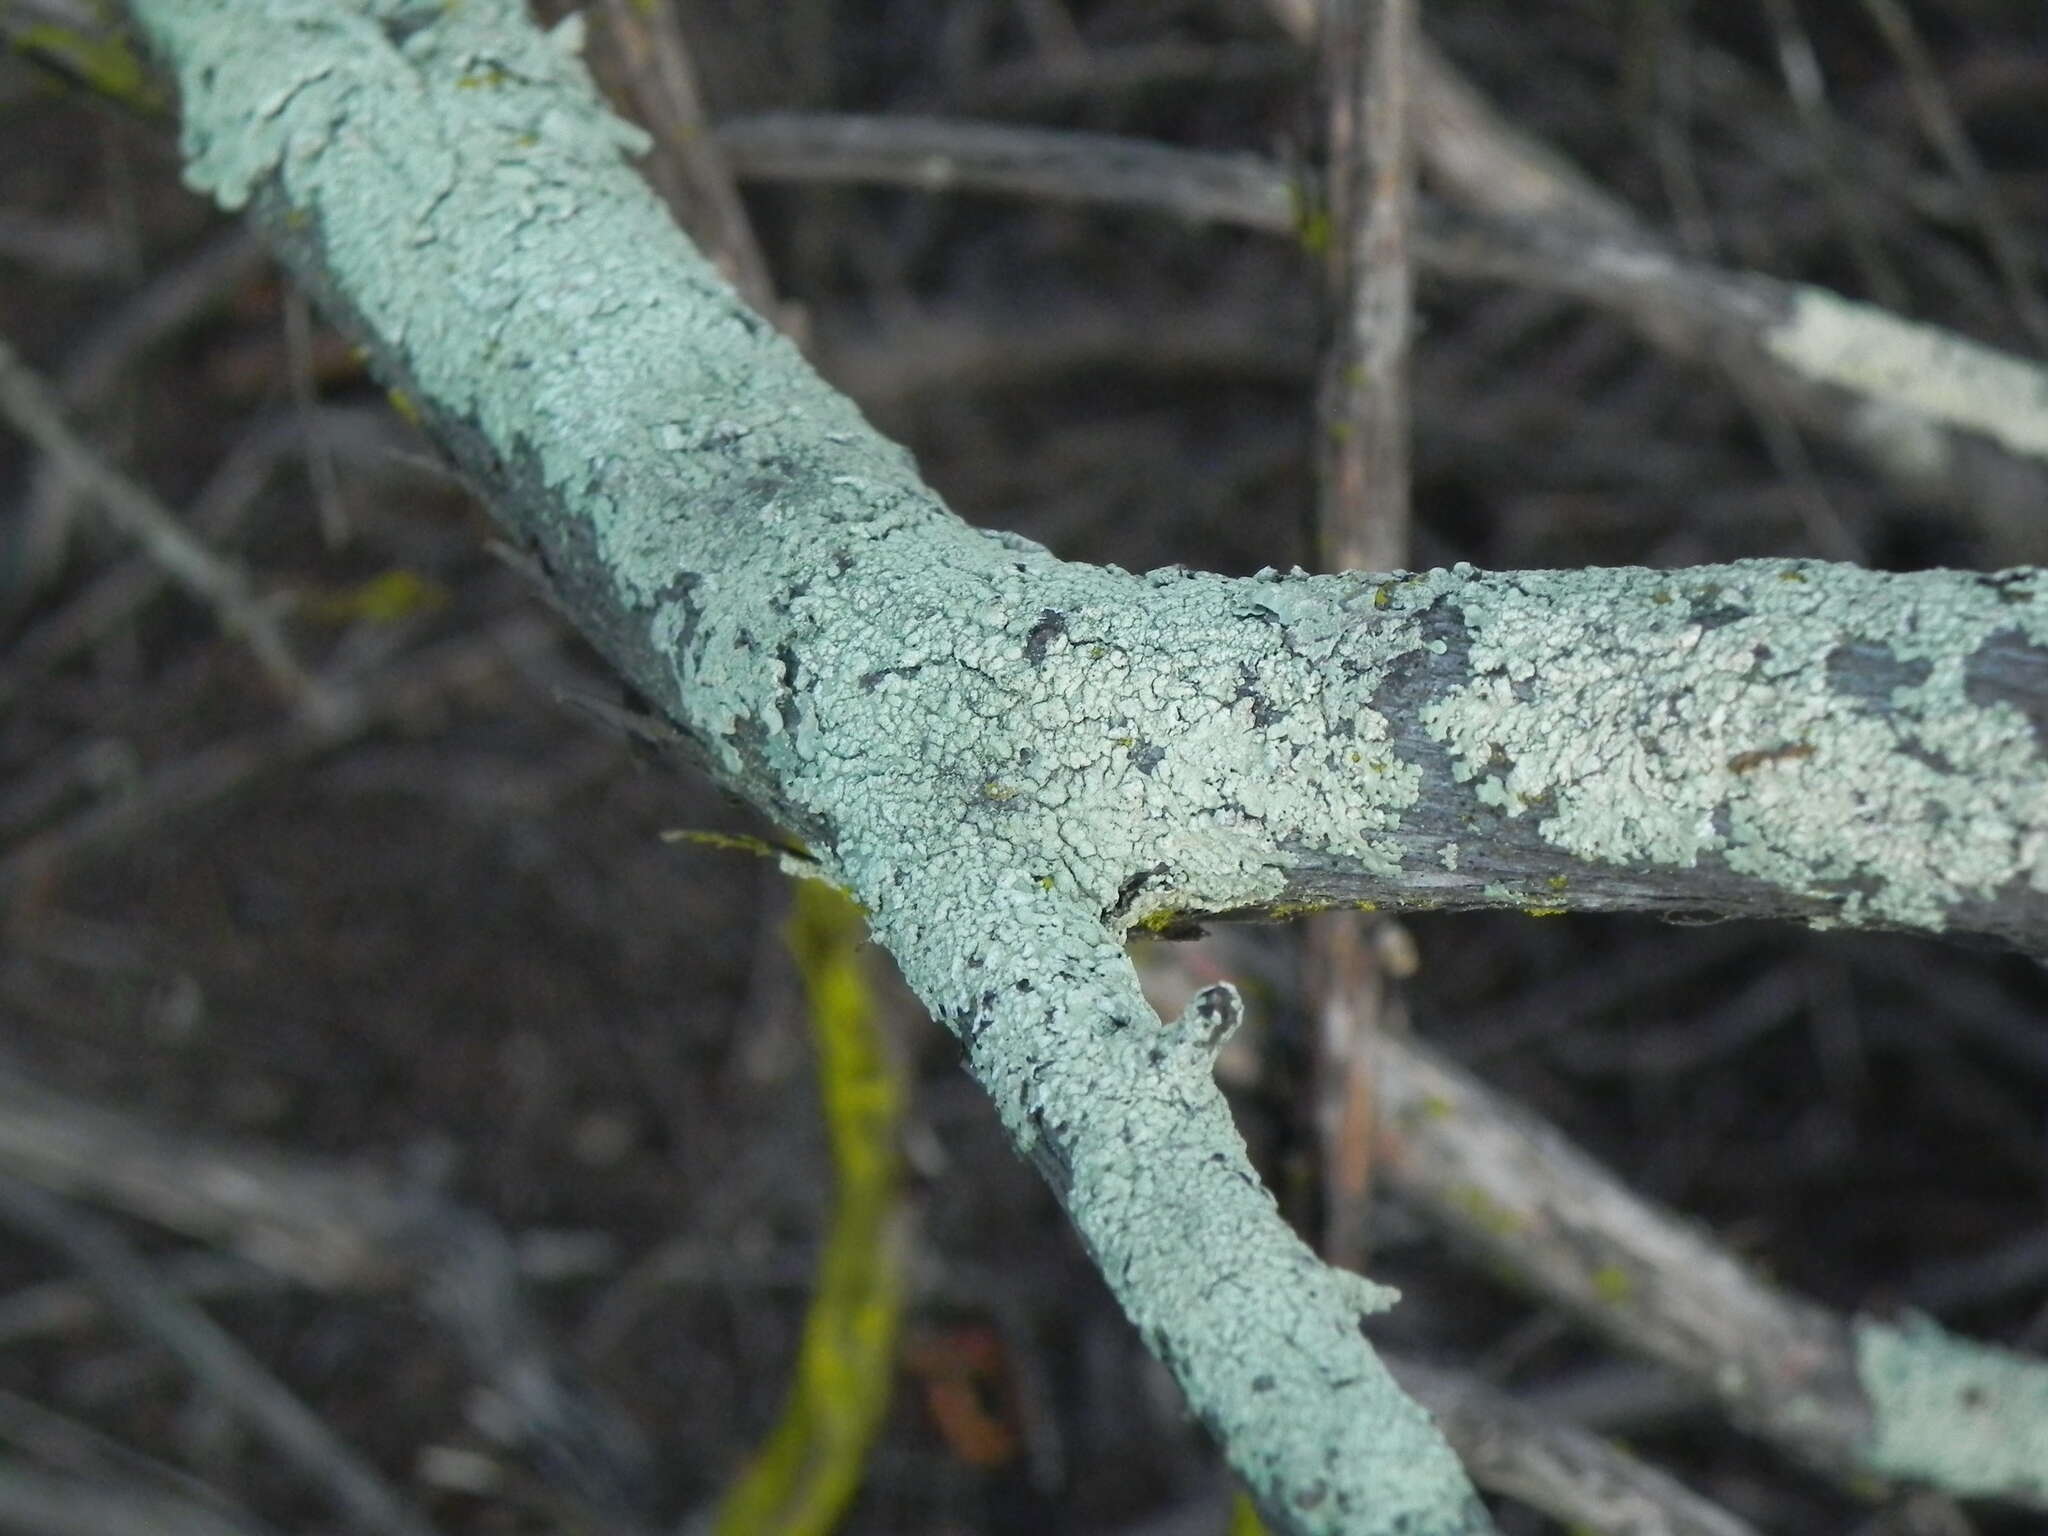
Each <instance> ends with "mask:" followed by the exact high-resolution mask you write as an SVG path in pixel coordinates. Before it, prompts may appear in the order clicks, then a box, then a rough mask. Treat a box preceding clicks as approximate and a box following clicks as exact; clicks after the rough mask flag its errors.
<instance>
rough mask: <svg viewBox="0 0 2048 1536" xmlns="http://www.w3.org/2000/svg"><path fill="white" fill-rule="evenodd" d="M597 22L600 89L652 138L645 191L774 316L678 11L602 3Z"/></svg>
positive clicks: (760, 258) (770, 289) (761, 262)
mask: <svg viewBox="0 0 2048 1536" xmlns="http://www.w3.org/2000/svg"><path fill="white" fill-rule="evenodd" d="M604 19H605V27H604V39H605V41H606V42H608V43H609V44H610V48H609V50H608V52H610V53H611V54H612V55H613V57H614V58H615V59H616V61H617V66H618V67H617V69H616V71H606V73H608V74H611V75H612V77H613V78H611V79H610V80H607V81H606V82H605V83H606V84H608V85H612V86H613V87H615V88H616V89H617V90H619V91H620V92H622V93H623V94H624V95H625V96H626V98H627V100H626V102H625V103H624V105H625V106H626V108H627V109H628V112H629V114H630V115H631V116H632V117H634V118H636V119H638V120H639V122H640V123H641V124H642V125H643V126H644V127H646V129H647V130H648V132H650V133H652V134H653V135H654V150H653V152H652V153H651V154H650V155H649V156H648V157H647V160H646V163H645V165H644V166H643V170H644V172H645V174H646V176H647V179H648V181H649V183H650V184H651V185H652V186H653V187H654V190H655V191H656V192H657V193H659V194H660V195H661V200H662V201H663V202H665V203H667V204H668V207H669V212H670V213H672V214H674V215H675V220H676V222H677V223H678V224H680V225H682V227H683V228H684V229H686V230H688V231H689V232H690V235H691V237H692V238H693V239H695V240H696V242H697V243H698V245H700V246H701V247H703V249H704V251H705V253H706V254H707V255H709V256H710V257H711V259H712V260H713V261H714V262H716V263H717V265H718V269H719V271H721V272H723V273H724V274H725V278H726V281H727V282H729V283H731V284H732V285H733V287H734V288H736V289H738V290H739V295H740V297H741V298H743V299H745V300H746V301H747V303H748V304H749V305H751V306H752V307H753V308H754V309H756V310H758V311H759V312H760V313H762V314H764V315H773V314H775V313H776V312H777V308H778V306H777V303H776V298H775V280H774V278H773V277H772V276H771V275H770V273H769V271H768V260H767V258H766V257H765V256H764V255H762V253H761V244H760V241H758V240H757V239H756V238H755V237H754V226H753V223H752V221H751V220H749V219H748V217H747V209H746V205H745V204H744V203H743V202H741V201H740V195H739V188H738V187H737V186H735V185H734V183H733V179H732V170H731V168H730V167H729V166H727V164H726V163H725V154H724V151H723V150H721V149H720V148H719V144H718V140H717V138H716V137H715V136H714V135H713V134H712V132H711V125H710V122H709V119H708V118H707V117H706V115H705V111H704V92H703V88H702V87H701V85H700V84H699V83H698V80H697V66H696V63H695V61H694V60H693V59H692V58H691V55H690V47H689V40H688V39H687V38H686V37H685V36H684V34H683V24H682V20H681V14H680V12H679V10H678V8H677V7H675V6H673V5H640V4H635V3H634V0H604Z"/></svg>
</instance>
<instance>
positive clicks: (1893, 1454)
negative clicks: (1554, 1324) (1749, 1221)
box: [1377, 1037, 2048, 1508]
mask: <svg viewBox="0 0 2048 1536" xmlns="http://www.w3.org/2000/svg"><path fill="white" fill-rule="evenodd" d="M1378 1067H1379V1071H1378V1073H1377V1081H1378V1087H1379V1092H1380V1116H1381V1124H1382V1127H1383V1133H1384V1137H1385V1141H1384V1144H1383V1146H1382V1148H1381V1164H1382V1166H1383V1167H1384V1169H1385V1171H1386V1177H1387V1179H1388V1182H1389V1186H1390V1187H1391V1188H1392V1189H1394V1190H1395V1191H1397V1192H1398V1193H1399V1194H1400V1195H1401V1197H1402V1198H1403V1199H1405V1200H1407V1201H1409V1202H1411V1203H1413V1204H1414V1205H1416V1206H1418V1207H1420V1208H1421V1209H1423V1210H1425V1211H1427V1212H1428V1213H1429V1216H1430V1218H1431V1220H1432V1221H1433V1222H1434V1223H1435V1224H1437V1225H1438V1226H1440V1227H1442V1228H1444V1229H1445V1230H1448V1231H1450V1232H1451V1233H1453V1234H1454V1235H1455V1236H1456V1237H1457V1238H1458V1239H1459V1240H1460V1242H1462V1243H1463V1244H1464V1245H1466V1246H1468V1247H1470V1248H1473V1249H1475V1250H1477V1251H1478V1252H1479V1253H1480V1254H1481V1255H1483V1256H1484V1257H1485V1258H1486V1259H1487V1260H1488V1261H1489V1263H1490V1265H1491V1266H1493V1267H1495V1268H1497V1269H1500V1270H1502V1271H1505V1272H1506V1273H1508V1274H1511V1275H1512V1276H1514V1277H1515V1279H1516V1280H1517V1281H1518V1282H1519V1283H1520V1284H1522V1285H1523V1286H1525V1287H1526V1288H1527V1289H1529V1290H1530V1291H1532V1292H1533V1293H1535V1294H1537V1295H1539V1296H1541V1297H1543V1298H1544V1299H1546V1300H1548V1301H1550V1302H1553V1303H1555V1304H1557V1305H1559V1306H1561V1307H1564V1308H1566V1309H1567V1310H1569V1311H1571V1312H1572V1313H1574V1314H1575V1315H1577V1316H1578V1317H1580V1318H1581V1319H1583V1320H1584V1321H1585V1322H1586V1323H1587V1324H1589V1325H1590V1326H1591V1327H1593V1328H1595V1329H1597V1330H1598V1331H1599V1332H1601V1333H1602V1334H1604V1335H1606V1336H1607V1337H1609V1338H1611V1339H1613V1340H1614V1341H1615V1342H1617V1343H1619V1344H1620V1345H1622V1346H1623V1347H1625V1348H1627V1349H1629V1350H1631V1351H1633V1352H1635V1353H1637V1354H1640V1355H1643V1356H1645V1357H1647V1358H1649V1359H1652V1360H1655V1361H1657V1362H1658V1363H1660V1364H1661V1365H1663V1366H1665V1367H1667V1368H1668V1369H1670V1370H1672V1371H1674V1372H1676V1373H1678V1374H1679V1375H1681V1376H1683V1377H1684V1378H1685V1379H1687V1380H1688V1381H1692V1382H1695V1383H1697V1384H1698V1385H1699V1386H1700V1387H1702V1388H1703V1389H1704V1390H1706V1391H1707V1392H1709V1393H1711V1394H1712V1395H1713V1396H1714V1397H1715V1398H1716V1399H1718V1400H1719V1402H1720V1403H1721V1405H1722V1406H1723V1408H1724V1409H1725V1410H1726V1411H1727V1412H1728V1414H1729V1416H1730V1417H1731V1418H1732V1419H1733V1420H1734V1421H1735V1422H1736V1423H1737V1424H1740V1425H1741V1426H1743V1427H1744V1428H1746V1429H1748V1430H1750V1431H1752V1432H1753V1433H1756V1434H1760V1435H1763V1436H1765V1437H1767V1438H1768V1439H1770V1440H1772V1441H1773V1442H1775V1443H1776V1444H1778V1445H1780V1446H1782V1447H1783V1448H1785V1449H1786V1450H1788V1451H1790V1452H1791V1453H1792V1454H1794V1455H1795V1456H1797V1457H1798V1458H1799V1459H1800V1460H1802V1461H1805V1462H1807V1463H1808V1464H1810V1465H1812V1466H1815V1467H1818V1468H1820V1469H1821V1470H1823V1471H1825V1472H1827V1473H1829V1474H1830V1475H1832V1476H1833V1477H1835V1478H1837V1479H1838V1480H1841V1481H1843V1482H1845V1483H1847V1484H1849V1485H1850V1486H1852V1487H1854V1486H1855V1485H1856V1484H1857V1483H1858V1482H1859V1481H1861V1480H1867V1479H1868V1478H1869V1477H1870V1476H1871V1475H1873V1474H1876V1475H1878V1476H1882V1477H1899V1478H1910V1479H1916V1480H1921V1481H1925V1482H1928V1483H1931V1484H1933V1485H1934V1486H1936V1487H1940V1488H1943V1489H1946V1490H1948V1491H1949V1492H1952V1493H1958V1494H1963V1495H1969V1496H1980V1495H1991V1496H1997V1497H2002V1498H2008V1499H2016V1500H2019V1501H2021V1502H2024V1503H2028V1504H2031V1505H2033V1506H2035V1507H2038V1508H2048V1361H2042V1360H2036V1359H2028V1358H2025V1357H2022V1356H2019V1355H2016V1354H2012V1353H2010V1352H2008V1351H2004V1350H1995V1349H1990V1348H1986V1347H1983V1346H1980V1345H1974V1344H1969V1343H1966V1342H1964V1341H1962V1340H1957V1339H1952V1338H1949V1337H1948V1336H1946V1335H1945V1334H1943V1333H1942V1332H1941V1331H1940V1330H1939V1329H1937V1328H1935V1327H1934V1326H1933V1325H1932V1324H1929V1323H1908V1324H1906V1325H1904V1326H1898V1327H1895V1326H1892V1325H1889V1324H1884V1323H1880V1322H1878V1321H1876V1320H1875V1319H1871V1318H1867V1317H1866V1318H1856V1319H1853V1320H1844V1319H1842V1318H1840V1317H1838V1316H1836V1315H1835V1314H1834V1313H1832V1312H1830V1311H1828V1310H1827V1309H1826V1308H1823V1307H1821V1306H1819V1305H1817V1304H1815V1303H1813V1302H1811V1301H1807V1300H1804V1299H1802V1298H1800V1297H1797V1296H1794V1295H1792V1294H1790V1293H1788V1292H1786V1291H1783V1290H1780V1289H1779V1288H1778V1287H1776V1286H1773V1285H1770V1284H1768V1283H1766V1282H1765V1281H1763V1280H1762V1279H1760V1278H1759V1277H1758V1276H1756V1275H1755V1274H1754V1273H1752V1272H1751V1271H1750V1270H1749V1269H1747V1268H1746V1267H1745V1266H1744V1265H1742V1264H1741V1263H1740V1262H1738V1261H1737V1260H1736V1259H1735V1258H1734V1257H1733V1256H1732V1255H1731V1254H1730V1253H1729V1252H1728V1251H1727V1250H1726V1249H1725V1248H1723V1247H1722V1246H1721V1245H1720V1244H1718V1243H1716V1242H1715V1241H1714V1240H1713V1239H1712V1238H1711V1237H1709V1236H1708V1235H1707V1234H1706V1233H1704V1232H1703V1231H1701V1230H1699V1229H1698V1228H1695V1227H1693V1226H1691V1225H1689V1224H1688V1223H1686V1222H1684V1221H1682V1220H1681V1219H1679V1218H1678V1217H1676V1216H1674V1215H1673V1214H1672V1213H1670V1212H1668V1211H1665V1210H1663V1209H1660V1208H1659V1207H1657V1206H1656V1205H1654V1204H1652V1203H1651V1202H1650V1201H1648V1200H1646V1199H1644V1198H1643V1197H1641V1196H1639V1195H1637V1194H1635V1193H1633V1192H1631V1191H1630V1190H1628V1189H1626V1188H1625V1187H1624V1186H1623V1185H1622V1184H1621V1183H1620V1182H1619V1181H1618V1180H1617V1179H1615V1178H1614V1176H1613V1175H1612V1174H1610V1173H1608V1172H1607V1171H1606V1170H1605V1169H1603V1168H1602V1167H1600V1166H1599V1164H1597V1163H1596V1162H1594V1161H1593V1160H1592V1159H1591V1158H1589V1157H1587V1156H1586V1155H1585V1154H1584V1153H1583V1152H1581V1151H1579V1150H1578V1148H1576V1147H1575V1146H1573V1145H1572V1144H1571V1143H1570V1142H1569V1141H1568V1140H1567V1139H1566V1138H1565V1137H1564V1136H1563V1135H1562V1134H1561V1133H1559V1132H1558V1131H1557V1130H1556V1129H1555V1128H1554V1127H1552V1126H1550V1125H1549V1124H1547V1123H1546V1122H1544V1121H1543V1120H1541V1119H1540V1118H1539V1117H1537V1116H1536V1115H1534V1114H1532V1113H1531V1112H1530V1111H1528V1110H1527V1109H1525V1108H1523V1107H1521V1106H1520V1105H1518V1104H1515V1103H1513V1102H1511V1101H1510V1100H1507V1099H1505V1098H1503V1097H1501V1096H1500V1095H1498V1094H1495V1093H1493V1092H1492V1091H1491V1090H1489V1089H1488V1088H1486V1087H1485V1086H1484V1085H1483V1084H1481V1083H1480V1082H1479V1081H1478V1080H1477V1079H1475V1078H1473V1077H1471V1076H1470V1075H1468V1074H1467V1073H1465V1072H1464V1071H1463V1070H1462V1069H1460V1068H1458V1067H1456V1066H1454V1065H1453V1064H1451V1063H1450V1062H1449V1061H1447V1060H1445V1059H1444V1058H1443V1057H1441V1056H1440V1055H1438V1054H1437V1053H1436V1052H1434V1051H1433V1050H1431V1049H1430V1047H1428V1046H1427V1045H1425V1044H1424V1043H1423V1042H1421V1041H1419V1040H1416V1039H1414V1038H1412V1037H1407V1038H1391V1037H1390V1038H1387V1039H1384V1040H1382V1041H1381V1048H1380V1051H1379V1055H1378ZM1898 1372H1911V1373H1913V1375H1914V1379H1915V1387H1914V1398H1915V1402H1916V1409H1915V1412H1916V1414H1918V1415H1920V1416H1921V1421H1920V1423H1919V1424H1918V1425H1916V1426H1914V1427H1913V1428H1912V1429H1910V1430H1908V1431H1904V1432H1902V1431H1901V1430H1900V1429H1898V1428H1896V1427H1892V1426H1885V1427H1883V1428H1882V1429H1880V1428H1879V1427H1877V1426H1875V1425H1873V1422H1872V1414H1871V1401H1870V1399H1871V1395H1872V1394H1873V1393H1875V1392H1877V1391H1879V1390H1881V1389H1883V1388H1886V1387H1888V1386H1889V1385H1890V1383H1891V1382H1892V1381H1894V1380H1896V1379H1897V1377H1896V1376H1895V1375H1894V1374H1893V1373H1898Z"/></svg>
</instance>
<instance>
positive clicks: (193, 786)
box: [0, 614, 557, 898]
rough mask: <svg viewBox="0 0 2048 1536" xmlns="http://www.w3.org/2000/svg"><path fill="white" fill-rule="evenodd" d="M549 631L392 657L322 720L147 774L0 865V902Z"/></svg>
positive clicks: (507, 627) (525, 649)
mask: <svg viewBox="0 0 2048 1536" xmlns="http://www.w3.org/2000/svg"><path fill="white" fill-rule="evenodd" d="M556 633H557V632H556V630H555V628H554V627H553V626H552V625H551V624H549V623H548V622H547V621H546V620H543V619H540V618H538V617H536V616H534V615H532V614H519V615H516V616H515V617H513V618H510V619H507V620H504V621H501V622H500V623H499V624H497V625H496V626H494V627H493V628H491V629H489V630H486V631H484V632H483V633H482V634H466V635H461V636H458V637H455V638H453V639H451V640H447V641H443V642H441V643H440V644H438V645H434V646H431V647H428V648H426V649H424V650H421V651H419V652H416V653H414V654H412V655H409V656H406V657H403V658H401V659H400V660H398V661H396V662H394V663H391V664H390V665H388V666H386V667H385V668H383V669H382V670H381V671H380V672H378V673H376V674H375V675H373V676H370V677H367V678H363V679H359V680H357V681H356V682H354V683H352V684H351V685H350V686H349V687H348V689H347V690H346V691H345V692H337V693H336V694H335V695H334V698H335V699H336V701H337V708H336V710H335V711H334V713H333V715H332V717H331V718H325V719H320V720H306V719H300V720H292V721H288V722H285V723H284V724H282V725H277V726H272V727H269V728H266V729H262V730H256V731H251V732H248V733H246V734H244V735H241V736H237V737H232V738H230V739H228V740H225V741H218V742H215V743H213V744H211V745H209V746H206V747H202V748H200V749H199V750H198V751H196V752H193V753H191V754H190V755H188V756H186V757H182V758H179V759H178V760H177V761H175V762H172V763H169V764H166V765H165V766H163V767H161V768H159V769H157V770H156V771H154V772H153V773H152V774H151V775H150V776H149V778H148V779H147V780H145V781H144V782H143V783H142V784H141V785H139V786H138V787H137V788H136V789H135V791H134V792H133V793H131V794H127V795H123V796H120V797H119V798H117V799H112V800H108V801H106V802H104V803H103V804H100V805H97V806H94V807H93V808H92V809H90V810H88V811H85V812H83V813H81V814H80V815H78V816H76V817H74V818H73V819H72V820H70V821H68V822H65V823H63V824H62V825H60V826H56V827H52V828H51V829H49V830H48V831H46V832H42V833H39V834H37V835H36V836H34V837H32V838H30V839H28V840H27V841H25V842H23V843H20V844H17V845H16V846H15V847H13V848H11V849H9V850H8V852H7V854H6V855H5V857H0V898H4V897H6V896H7V895H9V894H10V893H12V892H13V891H15V890H17V889H19V888H20V887H21V886H22V885H23V884H25V883H28V882H32V881H34V880H37V879H39V878H42V877H44V876H46V875H47V874H49V872H51V871H52V870H54V869H56V868H57V867H59V866H60V865H62V864H63V863H64V862H65V861H67V860H69V859H72V858H76V857H78V856H79V855H80V854H82V853H84V852H86V851H88V850H90V849H93V848H97V847H101V846H104V845H105V843H106V842H107V841H108V840H110V839H113V838H117V837H121V836H125V835H126V834H127V833H128V832H130V831H132V830H133V829H135V828H137V827H142V826H147V825H149V824H150V823H151V822H153V821H155V820H157V819H159V818H161V817H165V816H174V815H181V814H183V813H185V812H188V811H190V810H192V809H194V808H196V807H198V806H201V805H207V804H211V803H212V802H214V801H216V800H219V799H221V798H222V797H223V796H226V795H228V794H231V793H233V792H234V791H235V790H237V789H239V788H240V787H242V786H243V785H245V784H248V783H251V782H253V781H254V780H255V779H257V778H258V777H260V776H261V775H263V774H266V773H271V772H275V771H276V770H278V769H280V768H283V767H287V766H289V765H291V764H293V763H299V762H304V761H307V760H308V759H310V758H313V757H317V756H319V755H321V754H322V753H326V752H330V751H332V750H334V749H335V748H336V747H338V746H341V745H342V744H344V743H346V742H348V741H352V740H354V739H355V738H356V737H358V736H360V735H362V733H363V732H365V731H367V730H369V729H370V728H371V726H373V725H375V724H376V723H377V722H378V720H380V719H382V718H385V717H386V716H387V715H389V714H393V713H397V712H398V711H400V710H402V709H404V708H405V707H406V706H407V705H408V704H410V703H412V702H413V701H415V700H416V699H417V698H419V697H420V696H422V695H431V694H434V693H437V692H439V691H441V690H442V689H444V688H448V687H451V686H460V684H461V683H462V682H463V681H464V680H465V679H467V678H470V677H473V676H475V675H476V674H477V673H478V672H479V671H483V670H486V669H487V668H488V667H489V666H490V665H491V664H492V662H493V660H494V659H496V658H497V657H499V656H506V657H511V658H515V659H516V658H518V657H520V656H524V655H531V654H534V653H536V652H538V651H541V650H544V649H546V648H547V647H549V646H551V645H552V644H553V643H554V640H555V636H556Z"/></svg>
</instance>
